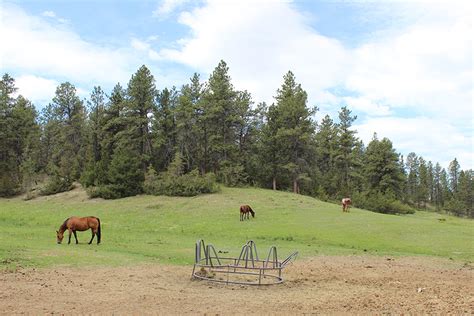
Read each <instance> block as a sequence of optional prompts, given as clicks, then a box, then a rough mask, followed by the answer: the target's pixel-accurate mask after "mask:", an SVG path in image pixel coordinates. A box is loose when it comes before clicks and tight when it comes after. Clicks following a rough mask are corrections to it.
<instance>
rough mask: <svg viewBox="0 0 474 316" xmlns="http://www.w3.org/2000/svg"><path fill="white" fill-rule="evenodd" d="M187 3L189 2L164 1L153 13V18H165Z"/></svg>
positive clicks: (177, 0) (187, 0)
mask: <svg viewBox="0 0 474 316" xmlns="http://www.w3.org/2000/svg"><path fill="white" fill-rule="evenodd" d="M187 2H189V0H162V1H161V4H160V6H159V7H158V8H157V9H156V10H155V11H153V16H155V17H164V16H166V15H168V14H170V13H171V12H173V11H175V10H176V9H177V8H179V7H180V6H182V5H183V4H185V3H187Z"/></svg>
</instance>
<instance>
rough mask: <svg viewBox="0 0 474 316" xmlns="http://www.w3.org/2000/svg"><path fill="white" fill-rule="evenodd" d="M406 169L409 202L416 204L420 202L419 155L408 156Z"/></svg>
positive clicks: (412, 153)
mask: <svg viewBox="0 0 474 316" xmlns="http://www.w3.org/2000/svg"><path fill="white" fill-rule="evenodd" d="M406 169H407V173H408V177H407V201H408V202H412V203H416V202H417V201H418V196H419V195H418V186H419V183H420V179H419V172H420V165H419V160H418V157H417V155H416V154H415V153H414V152H411V153H409V154H408V156H407V160H406Z"/></svg>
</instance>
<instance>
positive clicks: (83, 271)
mask: <svg viewBox="0 0 474 316" xmlns="http://www.w3.org/2000/svg"><path fill="white" fill-rule="evenodd" d="M191 271H192V266H187V267H183V266H165V265H141V266H133V267H119V268H53V269H43V270H35V269H28V270H20V271H17V272H15V273H7V272H2V273H0V314H13V313H15V314H19V313H27V314H45V313H53V314H71V313H81V314H83V313H88V314H89V313H94V314H97V313H99V314H112V313H114V314H117V313H118V314H151V313H153V314H156V313H159V314H212V315H216V314H219V315H222V314H244V313H245V314H295V313H296V314H319V313H341V312H342V313H351V314H352V313H396V314H399V313H429V314H433V313H435V314H440V313H441V314H444V313H461V314H472V313H474V279H473V275H474V267H473V265H472V264H465V263H460V262H451V261H448V260H441V259H432V258H388V257H371V256H353V257H350V256H349V257H339V256H320V257H315V258H311V259H307V260H297V261H296V262H295V263H294V264H292V265H290V266H288V267H287V268H286V270H284V276H285V280H286V281H285V282H284V283H283V284H280V285H271V286H265V287H258V286H236V285H225V284H215V283H209V282H206V281H195V280H191V277H190V276H191Z"/></svg>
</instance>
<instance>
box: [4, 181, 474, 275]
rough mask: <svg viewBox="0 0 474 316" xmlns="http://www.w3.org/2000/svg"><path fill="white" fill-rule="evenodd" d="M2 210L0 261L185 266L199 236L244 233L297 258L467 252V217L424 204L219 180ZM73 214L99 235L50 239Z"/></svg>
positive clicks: (473, 227)
mask: <svg viewBox="0 0 474 316" xmlns="http://www.w3.org/2000/svg"><path fill="white" fill-rule="evenodd" d="M241 204H250V205H251V206H252V208H253V209H254V210H255V212H256V216H255V218H250V220H245V221H243V222H241V221H240V220H239V206H240V205H241ZM0 210H1V211H0V269H2V270H15V269H16V268H19V267H26V268H28V267H54V266H127V265H135V264H138V263H161V264H173V265H191V264H192V263H193V255H194V243H195V241H196V240H197V239H199V238H202V239H204V240H205V241H206V242H207V243H212V244H214V246H215V247H216V249H218V250H223V251H229V252H230V253H233V254H236V255H238V253H239V250H240V247H241V246H242V245H243V244H244V243H245V242H246V241H247V240H249V239H252V240H254V241H255V242H256V244H257V247H258V250H259V252H260V255H261V256H263V255H266V252H267V251H268V248H269V247H270V246H271V245H276V246H277V248H278V250H279V254H280V255H279V256H280V257H283V256H285V257H286V255H288V254H289V253H290V252H292V251H293V250H298V251H299V253H300V255H299V258H309V257H314V256H317V255H360V254H373V255H380V256H383V255H390V256H419V255H422V256H435V257H442V258H447V259H453V260H456V261H463V262H471V261H473V260H474V242H473V240H474V222H473V221H472V220H466V219H460V218H456V217H451V216H446V215H441V214H436V213H429V212H417V213H416V214H414V215H404V216H393V215H383V214H377V213H373V212H368V211H364V210H360V209H357V208H354V207H353V208H351V210H350V213H343V212H342V210H341V206H340V205H336V204H331V203H325V202H321V201H319V200H316V199H313V198H310V197H306V196H300V195H295V194H292V193H287V192H274V191H271V190H263V189H254V188H237V189H233V188H223V189H222V191H221V192H220V193H218V194H211V195H203V196H198V197H191V198H176V197H164V196H158V197H157V196H145V195H143V196H136V197H130V198H125V199H120V200H101V199H93V200H90V199H88V198H87V196H86V194H85V192H84V191H83V190H82V189H75V190H73V191H70V192H66V193H62V194H58V195H55V196H50V197H41V198H37V199H34V200H30V201H23V200H21V199H20V198H14V199H0ZM72 215H76V216H89V215H93V216H97V217H99V218H100V219H101V222H102V244H101V245H99V246H97V245H95V243H94V244H93V245H87V242H88V241H89V240H90V237H91V233H90V231H87V232H78V234H77V236H78V239H79V242H80V244H79V245H75V244H73V243H71V245H67V243H63V244H61V245H57V244H56V239H55V231H56V230H57V229H58V228H59V226H60V224H61V223H62V222H63V221H64V220H65V219H66V218H68V217H70V216H72ZM440 219H441V220H440ZM66 238H67V237H66ZM73 240H74V237H73Z"/></svg>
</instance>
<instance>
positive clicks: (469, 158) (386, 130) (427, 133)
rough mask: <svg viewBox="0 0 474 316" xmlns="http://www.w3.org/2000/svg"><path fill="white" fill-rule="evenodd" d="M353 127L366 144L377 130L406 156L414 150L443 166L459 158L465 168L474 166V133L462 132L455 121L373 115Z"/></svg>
mask: <svg viewBox="0 0 474 316" xmlns="http://www.w3.org/2000/svg"><path fill="white" fill-rule="evenodd" d="M354 129H356V130H357V135H358V137H360V138H361V139H362V140H363V141H364V143H365V144H368V143H369V142H370V141H371V140H372V137H373V134H374V132H376V133H377V136H378V138H379V139H382V138H383V137H387V138H389V139H390V140H391V141H392V143H393V146H394V148H395V149H396V150H397V151H398V152H400V153H402V154H404V156H405V157H406V156H407V154H409V153H410V152H415V153H416V154H417V155H420V156H422V157H423V158H425V160H431V161H432V162H433V163H436V162H439V163H440V164H441V165H442V166H443V167H447V166H448V165H449V162H450V161H452V160H453V159H454V158H457V159H458V161H459V163H460V164H461V167H462V168H463V169H471V168H473V167H474V166H473V163H474V151H473V144H474V139H473V135H472V134H465V133H462V132H461V131H459V130H458V129H457V127H456V125H455V124H450V123H443V122H440V121H439V120H435V119H430V118H426V117H416V118H397V117H383V118H371V119H369V120H367V121H366V122H364V123H362V124H357V125H355V126H354Z"/></svg>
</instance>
